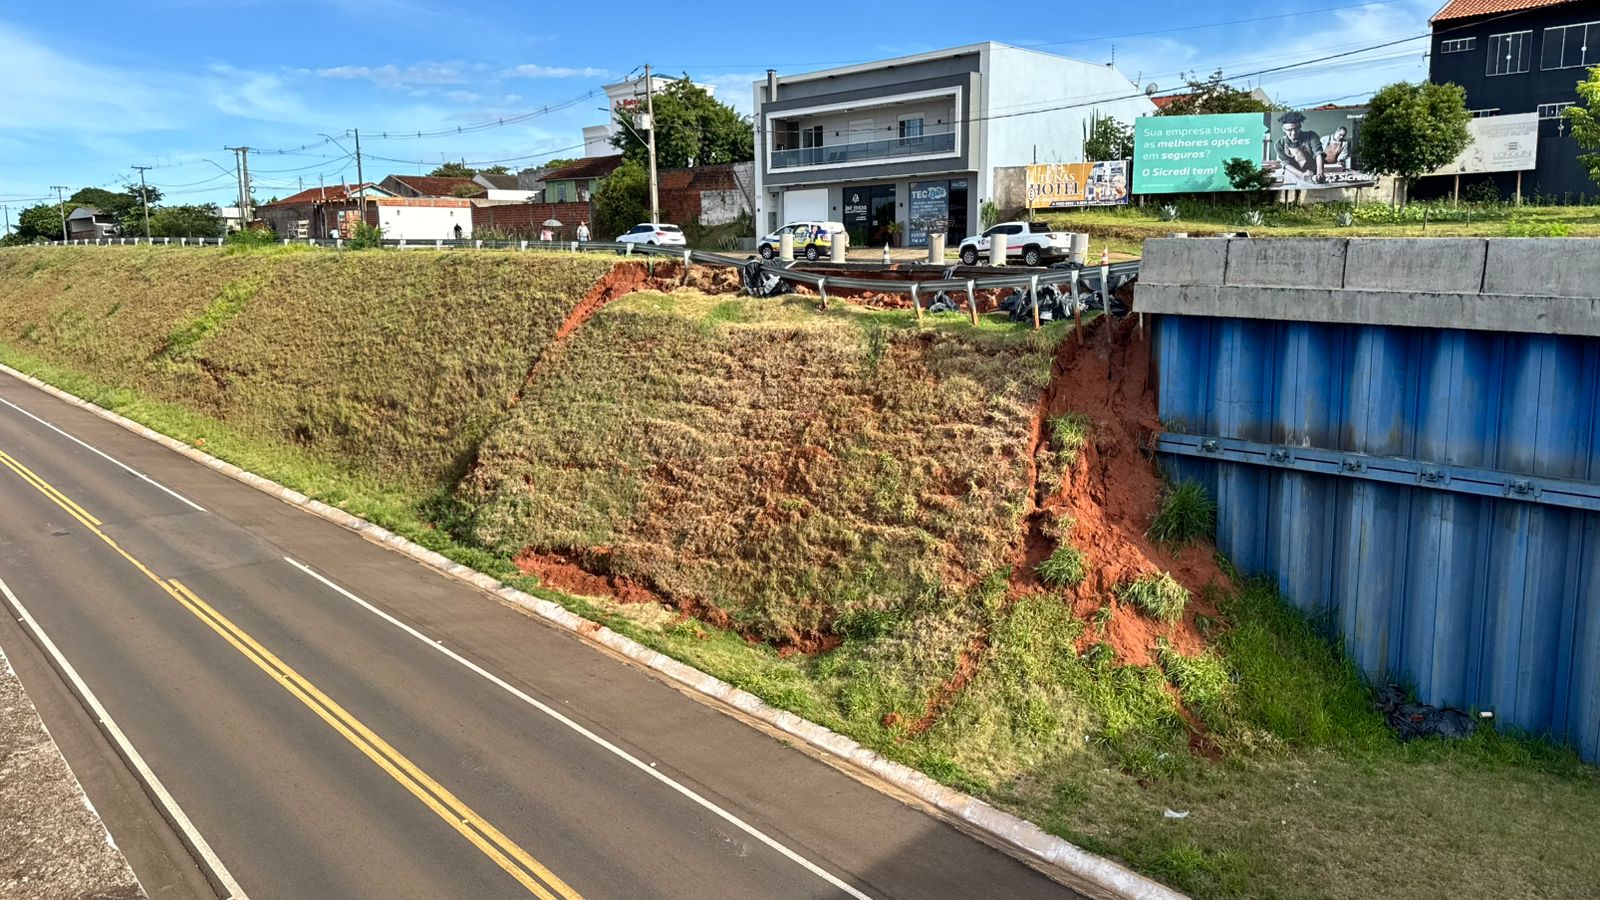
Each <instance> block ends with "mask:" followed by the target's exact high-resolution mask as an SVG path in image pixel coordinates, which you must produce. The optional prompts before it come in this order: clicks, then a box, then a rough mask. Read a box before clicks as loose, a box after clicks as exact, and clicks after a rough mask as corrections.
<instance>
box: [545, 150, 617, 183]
mask: <svg viewBox="0 0 1600 900" xmlns="http://www.w3.org/2000/svg"><path fill="white" fill-rule="evenodd" d="M620 165H622V154H621V153H617V154H614V155H612V156H590V157H588V158H586V159H580V160H578V161H577V162H575V163H573V164H572V165H570V166H562V167H561V168H559V169H557V170H555V171H554V172H546V173H545V174H544V180H545V182H546V183H549V182H552V181H571V180H573V179H583V178H604V177H606V176H607V175H610V174H611V173H612V172H615V171H616V170H617V166H620Z"/></svg>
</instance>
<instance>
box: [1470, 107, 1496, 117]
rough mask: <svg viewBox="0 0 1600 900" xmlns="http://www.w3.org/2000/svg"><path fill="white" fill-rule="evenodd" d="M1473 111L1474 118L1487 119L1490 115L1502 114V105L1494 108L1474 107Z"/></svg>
mask: <svg viewBox="0 0 1600 900" xmlns="http://www.w3.org/2000/svg"><path fill="white" fill-rule="evenodd" d="M1471 112H1472V117H1473V118H1474V119H1487V118H1489V117H1490V116H1498V115H1500V107H1498V106H1496V107H1494V108H1492V109H1474V110H1472V111H1471Z"/></svg>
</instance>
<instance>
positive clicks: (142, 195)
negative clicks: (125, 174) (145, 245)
mask: <svg viewBox="0 0 1600 900" xmlns="http://www.w3.org/2000/svg"><path fill="white" fill-rule="evenodd" d="M134 168H135V169H138V170H139V202H140V203H142V204H144V239H145V240H146V241H148V240H150V195H149V194H148V193H146V189H145V185H144V172H145V170H146V169H148V168H150V167H149V166H134Z"/></svg>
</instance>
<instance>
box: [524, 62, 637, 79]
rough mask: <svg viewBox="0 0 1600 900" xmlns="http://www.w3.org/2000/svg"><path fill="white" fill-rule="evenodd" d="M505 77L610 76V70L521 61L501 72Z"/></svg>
mask: <svg viewBox="0 0 1600 900" xmlns="http://www.w3.org/2000/svg"><path fill="white" fill-rule="evenodd" d="M501 74H502V75H503V76H504V77H506V78H610V77H611V72H610V71H609V70H607V69H596V68H593V67H591V66H584V67H582V68H576V69H574V68H569V67H567V66H541V65H539V64H537V63H523V64H522V65H520V66H515V67H513V68H510V69H507V70H505V71H504V72H502V73H501Z"/></svg>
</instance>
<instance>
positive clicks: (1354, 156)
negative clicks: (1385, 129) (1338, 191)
mask: <svg viewBox="0 0 1600 900" xmlns="http://www.w3.org/2000/svg"><path fill="white" fill-rule="evenodd" d="M1366 114H1367V109H1366V107H1364V106H1363V107H1349V108H1344V109H1305V110H1289V111H1287V112H1281V113H1267V114H1266V115H1267V117H1268V119H1269V120H1270V122H1271V126H1272V133H1273V135H1272V141H1271V142H1270V143H1269V144H1268V145H1267V156H1266V159H1265V160H1264V161H1263V162H1262V164H1261V165H1262V168H1264V169H1266V170H1267V171H1269V172H1271V173H1272V176H1273V180H1272V190H1275V191H1316V190H1326V189H1328V188H1363V187H1372V186H1373V185H1375V184H1377V183H1378V176H1377V175H1375V174H1373V173H1371V172H1366V171H1363V170H1362V169H1361V161H1360V152H1359V150H1360V139H1361V119H1362V117H1363V116H1365V115H1366Z"/></svg>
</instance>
